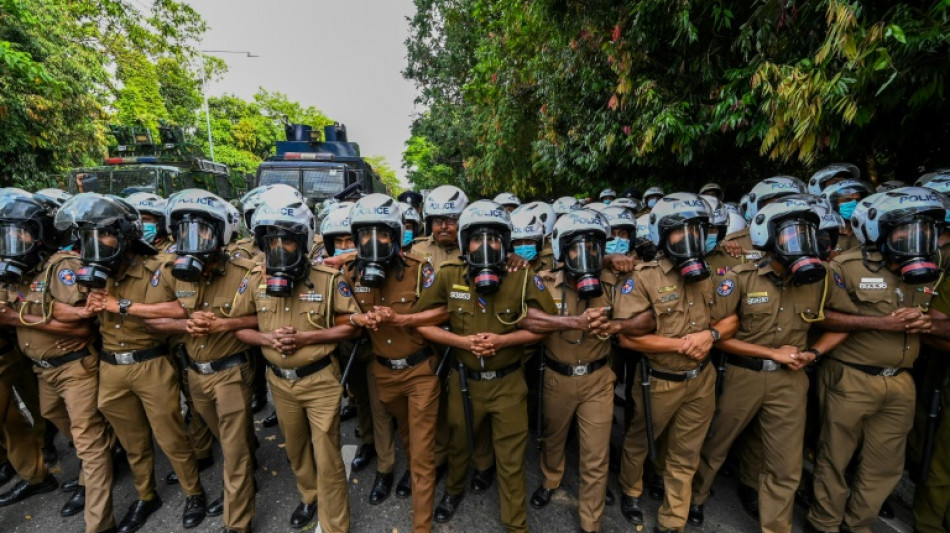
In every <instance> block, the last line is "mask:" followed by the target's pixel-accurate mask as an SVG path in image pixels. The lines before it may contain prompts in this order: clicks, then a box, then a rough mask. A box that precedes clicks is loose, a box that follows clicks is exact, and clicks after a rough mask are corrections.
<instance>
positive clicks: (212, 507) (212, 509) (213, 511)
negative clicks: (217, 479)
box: [205, 494, 224, 516]
mask: <svg viewBox="0 0 950 533" xmlns="http://www.w3.org/2000/svg"><path fill="white" fill-rule="evenodd" d="M205 514H206V515H208V516H221V515H222V514H224V494H222V495H221V496H219V497H218V499H217V500H215V501H213V502H211V503H209V504H208V506H207V507H206V508H205Z"/></svg>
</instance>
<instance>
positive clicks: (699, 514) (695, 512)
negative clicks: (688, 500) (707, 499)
mask: <svg viewBox="0 0 950 533" xmlns="http://www.w3.org/2000/svg"><path fill="white" fill-rule="evenodd" d="M705 520H706V515H705V514H704V513H703V506H702V505H695V504H694V505H690V506H689V516H688V517H687V519H686V521H687V522H688V523H689V525H691V526H696V527H699V526H701V525H703V522H704V521H705Z"/></svg>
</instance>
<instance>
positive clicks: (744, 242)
mask: <svg viewBox="0 0 950 533" xmlns="http://www.w3.org/2000/svg"><path fill="white" fill-rule="evenodd" d="M729 241H736V242H738V243H739V245H740V246H742V249H743V250H745V255H743V256H742V257H740V258H739V259H733V261H738V262H739V263H746V262H749V261H758V260H759V259H762V252H761V251H760V250H756V249H755V246H752V237H750V236H749V228H743V229H740V230H739V231H736V232H733V233H730V234H728V235H726V236H725V237H723V239H722V242H729ZM714 273H715V272H714Z"/></svg>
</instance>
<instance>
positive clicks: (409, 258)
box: [402, 252, 426, 263]
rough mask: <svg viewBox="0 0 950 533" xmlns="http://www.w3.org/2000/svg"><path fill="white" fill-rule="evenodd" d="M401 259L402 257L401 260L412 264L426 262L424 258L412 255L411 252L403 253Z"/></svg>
mask: <svg viewBox="0 0 950 533" xmlns="http://www.w3.org/2000/svg"><path fill="white" fill-rule="evenodd" d="M402 257H403V259H405V260H407V261H413V262H416V263H424V262H425V261H426V258H425V257H422V256H421V255H417V254H414V253H412V252H403V254H402Z"/></svg>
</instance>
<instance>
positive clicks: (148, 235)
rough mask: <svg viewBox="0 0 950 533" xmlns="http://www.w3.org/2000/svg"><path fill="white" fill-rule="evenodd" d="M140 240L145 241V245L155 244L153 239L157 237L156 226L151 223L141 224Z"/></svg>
mask: <svg viewBox="0 0 950 533" xmlns="http://www.w3.org/2000/svg"><path fill="white" fill-rule="evenodd" d="M142 233H143V235H142V238H144V239H145V242H147V243H150V244H151V243H153V242H155V237H157V236H158V224H153V223H151V222H146V223H144V224H142Z"/></svg>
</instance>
